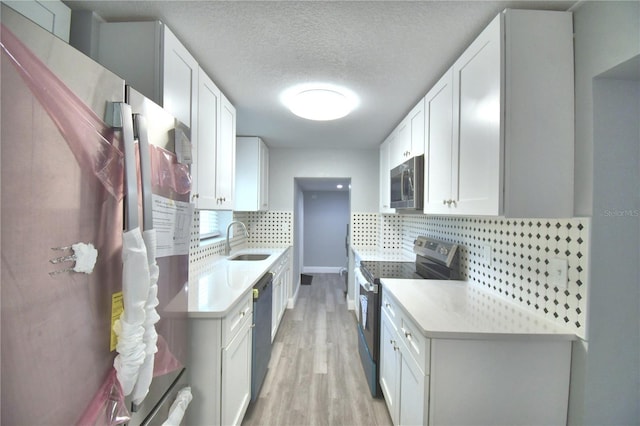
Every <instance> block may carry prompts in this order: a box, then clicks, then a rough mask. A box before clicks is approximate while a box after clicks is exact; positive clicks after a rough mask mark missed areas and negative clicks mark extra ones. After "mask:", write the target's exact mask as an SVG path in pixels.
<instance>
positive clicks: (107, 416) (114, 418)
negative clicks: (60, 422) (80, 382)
mask: <svg viewBox="0 0 640 426" xmlns="http://www.w3.org/2000/svg"><path fill="white" fill-rule="evenodd" d="M129 420H131V416H130V414H129V411H127V407H126V404H125V401H124V394H123V392H122V387H121V386H120V383H118V380H117V379H116V370H115V369H111V370H110V371H109V374H108V375H107V378H106V380H105V381H104V383H103V385H102V386H101V387H100V389H99V390H98V393H97V394H96V395H95V397H94V398H93V400H92V401H91V403H90V404H89V406H88V407H87V410H86V411H85V412H84V413H83V414H82V417H81V418H80V420H78V425H79V426H115V425H121V424H124V423H127V422H128V421H129Z"/></svg>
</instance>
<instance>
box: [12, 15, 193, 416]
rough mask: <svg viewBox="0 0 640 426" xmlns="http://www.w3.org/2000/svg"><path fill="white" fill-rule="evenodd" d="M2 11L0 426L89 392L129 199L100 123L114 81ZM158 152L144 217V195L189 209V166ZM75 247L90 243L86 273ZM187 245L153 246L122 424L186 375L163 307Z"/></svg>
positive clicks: (179, 323) (177, 313) (179, 324)
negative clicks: (149, 350) (145, 361)
mask: <svg viewBox="0 0 640 426" xmlns="http://www.w3.org/2000/svg"><path fill="white" fill-rule="evenodd" d="M1 18H2V27H3V28H2V31H3V32H2V44H3V46H2V47H3V48H2V60H1V66H2V69H1V78H2V82H1V90H2V92H1V100H2V110H1V119H2V128H1V138H2V145H1V149H2V151H1V167H2V168H1V183H2V191H1V201H0V202H1V204H0V206H1V222H2V226H1V239H2V248H1V258H2V266H1V277H2V282H1V293H0V302H1V322H0V325H1V343H2V346H1V351H2V353H1V355H2V358H1V362H2V364H1V385H2V387H1V398H2V404H1V406H0V407H1V408H0V409H1V412H0V413H1V423H2V424H3V425H14V424H16V425H27V424H29V425H35V424H42V425H44V424H46V425H72V424H77V423H78V422H79V421H80V419H81V418H83V415H85V414H86V412H87V410H88V409H89V408H90V407H91V404H92V401H95V400H96V395H98V394H99V393H100V391H101V387H102V386H103V385H104V384H105V383H106V381H107V380H108V377H109V376H110V374H111V372H112V371H113V364H114V358H115V357H116V352H115V351H114V350H113V336H112V325H113V321H114V319H115V318H114V313H117V309H116V308H115V307H116V306H117V305H118V301H117V295H118V294H119V292H120V291H122V287H123V286H122V274H123V259H122V244H123V241H122V236H123V230H124V226H125V223H124V221H123V215H124V204H125V203H124V201H125V200H127V196H128V195H127V193H126V189H125V187H126V185H124V183H125V182H124V177H123V173H124V172H123V166H122V164H123V163H124V159H123V154H122V152H123V146H121V144H122V137H121V136H122V133H123V132H122V131H121V130H119V129H113V128H110V127H109V126H106V125H105V124H104V123H103V122H102V121H101V119H102V118H103V117H104V116H105V112H106V110H107V109H108V108H109V107H110V106H112V103H114V102H115V103H121V102H124V101H125V82H124V80H122V79H121V78H119V77H118V76H116V75H115V74H113V73H111V72H110V71H108V70H106V69H105V68H103V67H102V66H100V65H98V64H97V63H95V62H94V61H93V60H91V59H89V58H88V57H86V56H85V55H83V54H82V53H80V52H78V51H77V50H75V49H74V48H72V47H70V46H69V45H68V44H66V43H65V42H63V41H61V40H59V39H57V38H56V37H55V36H53V35H51V34H49V33H48V32H46V31H44V30H43V29H41V28H40V27H38V26H37V25H35V24H33V23H31V22H30V21H28V20H27V19H25V18H24V17H22V16H21V15H19V14H18V13H16V12H14V11H13V10H11V9H9V8H7V7H6V6H5V5H2V11H1ZM14 36H15V40H14V38H13V37H14ZM16 46H19V47H16ZM16 52H17V53H19V55H16V56H15V57H13V56H12V55H13V54H14V53H16ZM34 58H35V59H34ZM39 64H40V65H44V68H39ZM60 83H62V85H61V84H60ZM136 108H138V107H134V110H135V109H136ZM134 112H140V113H143V111H142V110H140V111H134ZM147 124H148V128H149V129H150V130H149V133H151V134H155V135H158V134H162V133H163V132H164V138H165V140H169V139H171V138H173V137H174V136H175V135H174V132H175V130H174V129H172V128H168V129H161V128H160V127H161V126H160V127H158V126H155V125H154V121H153V119H147ZM161 139H162V137H161ZM169 148H171V147H170V146H169V145H167V144H166V143H165V144H164V146H160V145H156V146H154V147H152V148H151V149H150V151H151V152H152V157H154V156H155V157H154V160H153V161H154V165H155V166H154V167H155V168H156V170H155V171H154V172H153V173H155V176H156V180H154V181H153V183H152V189H153V203H154V222H155V205H156V204H158V205H160V204H162V203H163V202H165V204H171V205H174V204H176V203H177V204H179V205H180V206H182V208H183V209H188V199H189V193H188V181H189V177H188V167H186V168H185V167H184V166H182V165H179V164H178V163H177V162H176V160H175V155H173V153H172V152H171V151H169ZM136 161H137V160H136ZM158 168H160V171H159V170H158ZM152 169H153V167H152ZM169 169H170V170H172V171H173V172H172V173H169V174H165V175H163V173H162V170H169ZM158 176H161V177H162V176H164V178H157V177H158ZM178 178H179V179H178ZM136 186H138V185H136ZM137 198H138V197H137V196H136V199H137ZM167 200H169V201H167ZM181 203H183V204H181ZM145 207H147V208H148V206H145ZM185 217H188V212H187V213H184V212H183V216H182V219H184V218H185ZM141 222H142V221H141ZM180 225H181V226H182V227H189V226H190V225H189V224H184V223H181V224H180ZM165 231H167V230H166V229H165ZM165 239H166V238H165ZM187 239H188V238H187ZM77 243H82V244H83V246H82V247H85V246H86V245H89V244H90V245H91V246H93V247H95V251H96V252H97V258H96V260H95V265H93V266H92V267H90V268H88V270H85V269H83V266H82V265H80V263H81V260H82V259H83V258H84V257H85V256H84V251H83V252H82V253H81V252H80V247H81V246H74V244H77ZM187 246H188V243H187ZM186 250H187V251H186V252H185V249H184V246H182V247H179V248H176V247H168V248H167V247H160V244H159V252H160V253H159V257H158V259H157V264H158V267H159V271H160V272H159V279H158V300H159V304H158V306H157V311H158V313H159V315H160V320H159V322H158V323H157V324H156V330H157V333H158V348H159V349H158V352H157V354H156V356H155V360H156V370H157V371H154V378H153V381H152V382H151V386H150V390H149V393H148V395H147V396H146V398H145V399H144V401H143V402H142V404H140V405H139V406H137V407H133V408H132V406H131V404H130V399H129V398H128V399H127V400H126V401H125V406H126V409H127V410H128V411H129V414H130V417H131V419H130V420H129V424H136V425H137V424H161V423H162V422H163V421H164V419H166V413H167V411H168V407H169V405H170V404H171V403H172V401H173V397H174V396H175V393H176V392H177V390H179V388H181V387H182V386H183V385H184V384H185V379H186V374H184V368H185V367H186V361H187V355H188V354H187V347H188V345H187V322H186V321H187V319H186V306H185V307H184V309H181V308H180V307H179V306H175V302H174V304H173V305H172V309H171V310H170V311H169V310H168V309H167V307H168V306H169V304H170V302H172V301H173V300H174V299H176V295H177V294H178V293H180V292H182V291H186V284H187V280H188V247H187V249H186ZM70 256H76V257H75V259H74V258H72V257H70ZM52 259H58V260H57V262H58V263H51V262H50V261H51V260H52ZM176 300H180V298H177V299H176ZM185 300H186V298H185ZM159 357H162V359H159ZM160 369H162V370H160ZM107 399H109V398H107ZM111 408H113V407H111ZM154 415H155V417H154ZM112 423H113V419H112ZM94 424H108V420H107V419H105V418H100V419H98V420H97V421H96V422H94Z"/></svg>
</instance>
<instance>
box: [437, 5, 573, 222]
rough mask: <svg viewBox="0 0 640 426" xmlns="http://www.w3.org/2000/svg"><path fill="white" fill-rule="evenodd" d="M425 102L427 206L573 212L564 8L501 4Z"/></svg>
mask: <svg viewBox="0 0 640 426" xmlns="http://www.w3.org/2000/svg"><path fill="white" fill-rule="evenodd" d="M450 94H451V95H450ZM449 99H451V101H449ZM449 102H451V113H450V114H449V113H448V112H447V111H448V104H449ZM426 108H427V126H428V128H427V153H428V155H427V160H426V161H427V164H428V166H427V172H426V174H425V176H426V179H428V180H429V181H428V182H427V183H426V185H425V200H426V202H425V213H429V214H442V213H449V214H458V215H481V216H500V215H504V216H508V217H571V216H572V215H573V147H574V133H573V132H574V129H573V123H574V120H573V111H574V108H573V41H572V19H571V13H569V12H549V11H529V10H506V11H505V12H504V13H501V14H500V15H498V16H497V17H496V18H495V19H494V20H493V21H492V22H491V23H490V24H489V26H488V27H487V28H486V29H485V30H484V31H483V32H482V33H481V34H480V35H479V36H478V38H476V40H475V41H474V42H473V43H472V44H471V45H470V46H469V47H468V48H467V50H465V52H464V53H463V54H462V55H461V56H460V58H459V59H458V60H457V61H456V62H455V63H454V65H453V67H452V69H451V70H450V71H449V72H447V74H445V76H443V78H442V79H441V80H440V81H439V82H438V83H437V84H436V85H435V86H434V88H433V89H432V90H431V91H430V92H429V93H428V94H427V97H426ZM449 129H451V131H450V132H449ZM449 134H450V135H451V136H449ZM449 141H450V142H449ZM447 168H449V170H450V177H448V176H447V172H446V171H447Z"/></svg>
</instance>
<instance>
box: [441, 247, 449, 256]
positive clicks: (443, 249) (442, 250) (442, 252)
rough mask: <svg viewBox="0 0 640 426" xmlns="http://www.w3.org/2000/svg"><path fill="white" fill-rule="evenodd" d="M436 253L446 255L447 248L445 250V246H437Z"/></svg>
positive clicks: (447, 252)
mask: <svg viewBox="0 0 640 426" xmlns="http://www.w3.org/2000/svg"><path fill="white" fill-rule="evenodd" d="M438 253H440V254H441V255H443V256H446V255H448V254H449V250H447V248H446V247H442V246H440V247H438Z"/></svg>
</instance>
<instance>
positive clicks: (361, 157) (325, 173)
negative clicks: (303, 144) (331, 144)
mask: <svg viewBox="0 0 640 426" xmlns="http://www.w3.org/2000/svg"><path fill="white" fill-rule="evenodd" d="M378 156H379V150H378V149H377V148H376V149H372V150H355V149H288V148H284V149H283V148H270V149H269V209H270V210H288V211H291V210H293V209H294V203H293V193H294V183H293V180H294V178H296V177H314V178H315V177H350V178H351V211H352V212H369V213H377V212H378V180H379V177H378V162H379V161H378Z"/></svg>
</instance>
